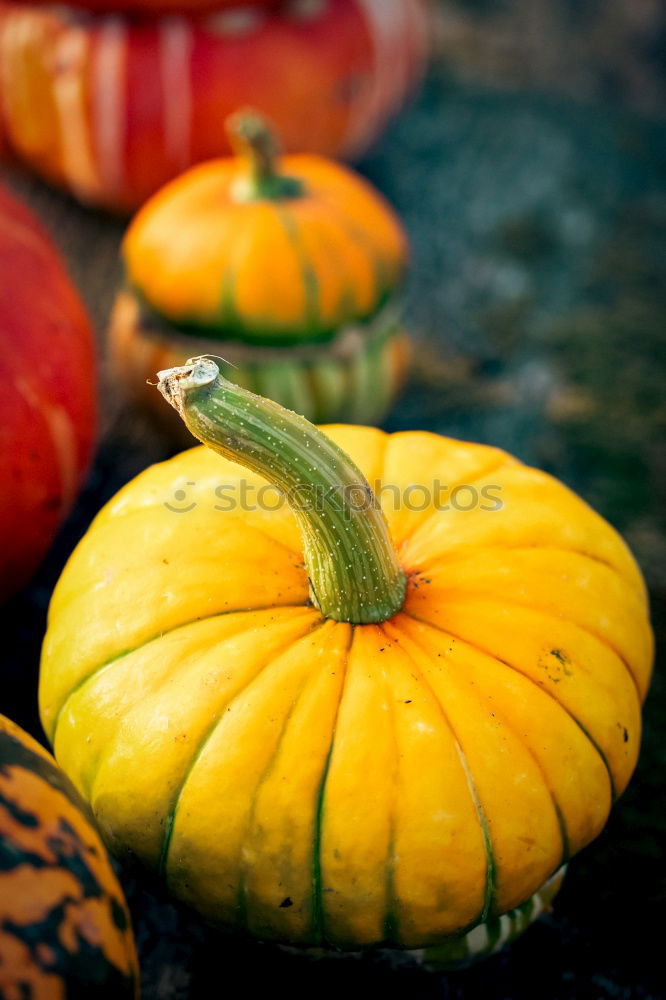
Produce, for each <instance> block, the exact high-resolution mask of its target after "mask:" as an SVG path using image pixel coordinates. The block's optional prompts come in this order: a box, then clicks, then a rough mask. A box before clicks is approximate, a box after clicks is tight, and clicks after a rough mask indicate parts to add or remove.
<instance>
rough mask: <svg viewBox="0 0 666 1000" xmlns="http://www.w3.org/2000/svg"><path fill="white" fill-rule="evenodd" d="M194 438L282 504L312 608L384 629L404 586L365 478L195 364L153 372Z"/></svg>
mask: <svg viewBox="0 0 666 1000" xmlns="http://www.w3.org/2000/svg"><path fill="white" fill-rule="evenodd" d="M158 379H159V382H158V389H159V390H160V392H161V393H162V395H163V396H164V398H165V399H166V400H167V401H168V402H169V403H170V404H171V405H172V406H173V407H174V408H175V409H176V410H177V411H178V412H179V413H180V415H181V417H182V418H183V420H184V421H185V423H186V425H187V427H188V428H189V430H190V431H191V433H192V434H194V436H195V437H196V438H198V439H199V440H200V441H202V442H203V443H204V444H205V445H207V446H208V447H209V448H212V449H213V451H216V452H218V453H219V454H220V455H223V456H224V457H225V458H229V459H231V460H232V461H234V462H238V463H240V464H241V465H244V466H245V467H246V468H248V469H251V470H252V471H253V472H256V473H259V474H260V475H262V476H263V477H264V478H265V479H267V480H268V481H269V482H270V483H271V484H272V485H273V486H275V487H276V488H277V489H278V490H280V491H281V492H282V493H283V494H284V495H285V497H286V500H287V502H288V503H289V506H290V507H291V510H292V511H293V513H294V515H295V517H296V520H297V521H298V525H299V528H300V530H301V535H302V539H303V552H304V556H305V566H306V569H307V572H308V577H309V579H310V593H311V598H312V601H313V603H314V604H315V605H316V606H317V607H318V608H319V610H320V611H321V613H322V614H323V615H325V616H326V617H327V618H332V619H334V620H335V621H340V622H350V623H352V624H354V625H362V624H369V623H380V622H384V621H387V620H388V619H389V618H391V617H392V616H393V615H394V614H396V613H397V612H398V611H399V610H400V608H401V607H402V605H403V602H404V597H405V586H406V578H405V574H404V573H403V571H402V569H401V568H400V566H399V564H398V560H397V556H396V553H395V549H394V547H393V544H392V542H391V538H390V535H389V530H388V525H387V523H386V519H385V517H384V514H383V513H382V510H381V508H380V506H379V504H378V502H377V499H376V497H375V496H374V494H373V492H372V490H371V488H370V486H369V484H368V482H367V480H366V479H365V477H364V476H363V474H362V472H361V471H360V470H359V469H358V468H357V466H356V465H355V464H354V463H353V462H352V460H351V459H350V458H349V456H348V455H346V454H345V452H344V451H342V449H341V448H339V447H338V446H337V445H336V444H335V443H334V442H333V441H331V440H330V438H328V437H326V435H325V434H323V433H322V432H321V431H320V430H318V429H317V428H316V427H315V426H314V425H313V424H311V423H310V422H309V421H308V420H306V419H305V417H301V416H298V415H297V414H296V413H292V412H291V411H290V410H285V409H284V407H282V406H280V405H279V404H278V403H274V402H272V400H269V399H264V398H263V397H262V396H256V395H255V394H254V393H252V392H248V390H247V389H241V388H240V386H237V385H234V384H233V383H232V382H228V381H227V380H226V379H225V378H223V377H222V376H221V375H220V372H219V369H218V367H217V365H216V364H215V363H214V362H213V361H211V360H208V359H205V358H199V359H196V360H195V361H193V362H190V363H188V364H187V365H185V366H183V367H182V368H170V369H168V370H167V371H163V372H159V373H158Z"/></svg>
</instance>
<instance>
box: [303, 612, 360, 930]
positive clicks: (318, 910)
mask: <svg viewBox="0 0 666 1000" xmlns="http://www.w3.org/2000/svg"><path fill="white" fill-rule="evenodd" d="M356 628H357V626H356V625H351V624H350V626H349V629H350V633H349V642H348V644H347V649H346V652H345V657H344V659H343V661H342V664H341V666H342V670H343V677H342V683H341V685H340V697H339V698H338V704H337V706H336V710H335V718H334V720H333V727H332V730H331V742H330V744H329V748H328V753H327V754H326V760H325V761H324V768H323V770H322V775H321V780H320V782H319V788H318V790H317V795H316V798H315V821H314V827H313V831H312V931H313V934H314V935H315V940H316V941H317V942H319V943H321V944H323V943H324V942H325V940H326V938H325V934H324V899H323V889H322V874H321V842H322V825H323V820H324V796H325V794H326V782H327V779H328V774H329V771H330V768H331V760H332V758H333V748H334V745H335V733H336V729H337V725H338V718H339V715H340V706H341V704H342V699H343V697H344V693H345V684H346V681H347V669H348V667H349V657H350V655H351V649H352V645H353V643H354V636H355V635H356Z"/></svg>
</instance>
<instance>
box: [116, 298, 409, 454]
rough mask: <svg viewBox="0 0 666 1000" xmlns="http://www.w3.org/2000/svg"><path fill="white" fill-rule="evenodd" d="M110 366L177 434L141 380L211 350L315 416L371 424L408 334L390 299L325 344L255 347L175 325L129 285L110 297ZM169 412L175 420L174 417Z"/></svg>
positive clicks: (247, 378) (259, 386)
mask: <svg viewBox="0 0 666 1000" xmlns="http://www.w3.org/2000/svg"><path fill="white" fill-rule="evenodd" d="M109 348H110V355H111V363H112V368H113V370H114V373H115V374H116V375H117V376H118V377H119V378H120V379H121V380H122V381H123V383H124V384H125V385H126V386H127V387H128V388H129V389H130V390H131V392H132V393H133V395H134V396H135V397H136V398H137V399H138V400H139V401H140V402H141V403H143V404H145V405H146V406H148V407H149V408H150V409H152V410H153V412H155V413H157V414H158V415H159V417H160V419H161V421H162V422H163V423H165V422H166V421H174V422H173V423H171V428H172V430H173V432H174V434H176V435H177V436H178V437H179V438H182V436H183V430H182V427H181V426H180V421H178V427H176V424H175V420H177V418H175V414H173V413H172V412H170V410H169V408H168V407H166V406H165V405H164V402H163V400H162V399H161V398H160V397H159V394H158V393H156V392H155V390H154V388H152V387H151V386H147V385H146V381H147V380H148V379H153V378H154V375H155V373H156V372H157V371H160V370H162V369H165V368H175V367H178V366H180V365H183V364H185V362H186V361H187V360H188V359H189V358H192V357H197V356H199V355H210V356H212V357H214V358H215V361H216V362H217V364H218V366H219V368H220V371H221V373H222V375H223V376H224V377H226V378H228V379H229V380H231V381H233V382H234V383H235V384H236V385H240V386H243V388H246V389H249V390H251V391H252V392H256V393H259V395H261V396H267V397H268V398H270V399H274V400H275V401H276V402H278V403H281V404H282V405H283V406H286V407H287V408H288V409H290V410H295V411H296V412H297V413H301V414H303V415H304V416H306V417H307V418H308V419H309V420H312V421H313V422H314V423H336V422H338V421H344V422H345V423H356V424H375V423H377V422H379V421H380V420H382V418H383V417H384V416H385V415H386V413H387V412H388V410H389V409H390V407H391V405H392V403H393V401H394V399H395V397H396V395H397V393H398V391H399V389H400V387H401V385H402V382H403V378H404V373H405V370H406V367H407V361H408V354H409V350H408V341H407V337H406V334H405V332H404V330H403V328H402V325H401V323H400V316H399V312H398V310H397V308H396V306H395V304H391V305H388V306H386V307H385V308H384V309H383V310H382V311H381V312H380V313H379V314H378V315H377V316H376V317H375V318H374V319H373V320H372V321H371V322H369V323H363V324H358V325H357V326H354V327H347V328H345V329H344V330H341V331H340V332H339V333H338V334H337V336H336V337H335V338H334V339H333V340H331V341H329V342H327V343H325V344H311V345H301V346H298V347H284V348H274V347H273V348H268V347H256V346H251V345H246V344H239V343H238V342H231V341H230V342H228V343H227V342H225V341H222V340H212V339H210V340H209V339H205V338H198V337H193V336H190V335H187V334H183V333H180V332H179V331H177V330H176V329H175V328H172V327H169V326H168V325H166V324H164V323H163V322H162V321H161V320H159V319H158V318H156V317H154V316H152V315H149V314H148V313H146V311H145V310H144V309H142V307H141V305H140V303H139V301H138V300H137V299H136V298H135V296H134V295H133V294H132V293H131V292H129V291H122V292H121V293H120V294H119V295H118V296H117V299H116V303H115V307H114V310H113V314H112V317H111V323H110V328H109ZM174 418H175V420H174Z"/></svg>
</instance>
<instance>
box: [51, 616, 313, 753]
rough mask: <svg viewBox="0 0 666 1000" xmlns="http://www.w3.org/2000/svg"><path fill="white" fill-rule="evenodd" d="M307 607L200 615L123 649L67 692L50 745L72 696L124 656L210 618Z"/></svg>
mask: <svg viewBox="0 0 666 1000" xmlns="http://www.w3.org/2000/svg"><path fill="white" fill-rule="evenodd" d="M307 606H308V605H307V604H283V605H278V606H276V605H274V604H268V605H266V606H265V607H261V608H237V609H236V610H235V611H213V612H212V613H211V614H209V615H201V616H200V617H198V618H191V619H190V620H189V621H185V622H180V623H179V624H178V625H173V626H172V627H171V628H167V629H164V630H163V631H161V632H158V633H157V634H156V635H151V636H150V638H148V639H146V641H145V642H140V643H139V644H138V646H134V647H133V648H132V649H124V650H123V651H122V653H118V654H117V655H116V656H113V657H111V659H110V660H105V661H104V663H101V664H99V666H96V667H95V668H94V670H93V671H92V672H91V673H89V674H87V675H86V676H85V677H83V678H81V680H80V681H78V682H77V684H75V686H74V687H73V688H72V690H71V691H69V693H68V694H67V697H66V698H65V700H64V701H63V703H62V705H61V706H60V708H59V709H58V712H57V714H56V717H55V720H54V722H53V736H51V735H50V734H49V733H47V736H48V737H49V740H50V741H51V745H52V746H53V745H54V744H55V740H56V736H57V735H58V725H59V723H60V719H61V717H62V713H63V712H64V710H65V708H66V707H67V703H68V702H69V701H70V700H71V699H72V698H73V697H74V695H75V694H78V692H79V691H80V690H81V688H83V687H85V685H86V684H87V683H88V682H89V681H92V680H94V679H95V678H96V677H97V676H98V675H99V674H101V673H102V671H103V670H106V668H107V667H112V666H113V664H114V663H117V662H118V661H119V660H123V659H125V657H126V656H131V654H132V653H136V652H137V651H138V650H139V649H143V648H144V646H149V645H150V644H151V642H157V641H158V639H163V638H164V636H165V635H171V633H172V632H177V631H178V630H179V629H181V628H187V627H188V626H190V625H196V624H197V622H205V621H209V620H210V619H212V618H224V617H226V616H227V615H251V614H254V612H255V611H274V610H276V611H284V610H287V609H289V608H306V607H307Z"/></svg>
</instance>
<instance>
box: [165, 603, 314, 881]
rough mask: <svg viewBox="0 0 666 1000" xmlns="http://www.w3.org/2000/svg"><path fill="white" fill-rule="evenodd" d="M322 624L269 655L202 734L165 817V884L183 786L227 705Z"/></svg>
mask: <svg viewBox="0 0 666 1000" xmlns="http://www.w3.org/2000/svg"><path fill="white" fill-rule="evenodd" d="M324 624H325V623H324V621H323V620H322V619H319V620H318V621H315V622H313V623H312V624H311V626H310V628H308V629H306V631H305V632H304V633H303V635H302V636H300V637H299V638H298V639H297V640H294V639H289V640H287V641H286V642H285V643H284V645H283V646H280V647H279V648H278V649H277V650H275V651H274V652H273V653H271V655H270V657H269V658H268V659H267V660H266V661H265V662H264V663H262V664H261V665H260V666H259V667H258V668H257V672H256V673H255V675H254V677H253V678H251V679H250V680H249V681H248V683H247V684H246V685H245V686H244V687H243V688H241V690H240V691H238V692H237V693H236V694H235V695H234V696H233V697H232V699H231V701H229V702H226V703H225V704H224V705H223V706H221V708H220V710H219V712H218V715H217V717H216V718H215V719H213V721H212V723H211V724H210V726H209V727H208V729H207V730H206V732H205V733H204V735H203V738H202V740H201V743H200V744H199V746H198V747H197V749H196V751H195V752H194V755H193V756H192V758H191V759H190V763H189V765H188V767H187V768H186V770H185V773H184V776H183V779H182V781H181V782H180V784H179V786H178V788H177V789H176V791H175V793H174V795H173V798H172V802H171V806H170V808H169V811H168V812H167V814H166V817H165V823H164V836H163V839H162V845H161V848H160V851H159V860H158V871H159V873H160V874H161V875H162V877H163V878H164V879H165V881H166V882H167V884H170V883H171V879H170V874H169V868H168V865H169V850H170V848H171V843H172V840H173V830H174V825H175V822H176V818H177V815H178V806H179V804H180V800H181V798H182V795H183V792H184V790H185V786H186V785H187V782H188V779H189V777H190V775H191V774H192V771H193V770H194V768H195V766H196V764H197V761H198V760H199V759H200V757H201V755H202V754H203V752H204V750H205V749H206V746H207V744H208V742H209V741H210V740H211V739H212V737H213V735H214V734H215V730H216V729H217V727H218V725H219V724H220V722H221V720H222V719H223V718H224V711H225V709H226V708H228V707H229V705H231V704H232V702H233V701H235V700H236V698H238V697H239V695H241V694H242V693H243V692H244V691H246V690H247V688H248V687H249V685H250V684H252V682H253V680H254V679H255V678H256V677H258V676H259V674H261V673H263V671H264V670H266V669H267V668H268V667H269V666H270V665H271V664H272V663H274V662H275V661H276V660H277V659H279V657H280V656H282V654H283V653H284V652H285V651H286V650H287V649H289V647H290V646H291V645H293V643H294V641H296V642H298V641H300V639H304V638H305V637H306V636H308V635H312V633H313V632H315V631H316V630H317V629H319V628H321V627H322V626H323V625H324Z"/></svg>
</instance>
